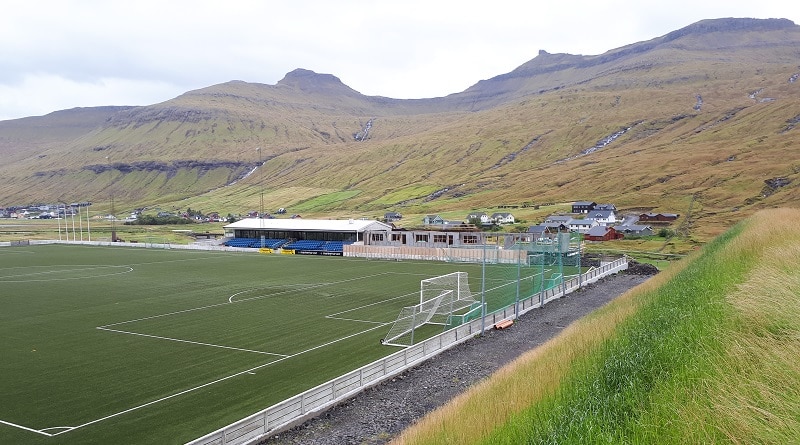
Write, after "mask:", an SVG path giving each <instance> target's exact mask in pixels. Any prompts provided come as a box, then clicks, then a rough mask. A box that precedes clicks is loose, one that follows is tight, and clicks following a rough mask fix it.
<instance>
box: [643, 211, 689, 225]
mask: <svg viewBox="0 0 800 445" xmlns="http://www.w3.org/2000/svg"><path fill="white" fill-rule="evenodd" d="M678 216H680V215H678V214H677V213H642V214H641V215H639V221H642V222H660V223H664V222H666V223H670V222H673V221H675V220H676V219H678Z"/></svg>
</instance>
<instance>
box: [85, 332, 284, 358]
mask: <svg viewBox="0 0 800 445" xmlns="http://www.w3.org/2000/svg"><path fill="white" fill-rule="evenodd" d="M97 329H100V330H101V331H109V332H117V333H119V334H128V335H138V336H140V337H148V338H156V339H159V340H169V341H176V342H180V343H189V344H192V345H200V346H211V347H212V348H222V349H232V350H234V351H243V352H254V353H256V354H265V355H274V356H277V357H287V355H286V354H276V353H274V352H264V351H255V350H253V349H244V348H235V347H233V346H223V345H215V344H213V343H203V342H199V341H192V340H182V339H180V338H171V337H162V336H159V335H150V334H142V333H140V332H131V331H121V330H119V329H109V328H104V327H102V326H100V327H98V328H97Z"/></svg>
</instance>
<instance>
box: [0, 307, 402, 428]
mask: <svg viewBox="0 0 800 445" xmlns="http://www.w3.org/2000/svg"><path fill="white" fill-rule="evenodd" d="M387 324H389V323H384V324H382V325H379V326H374V327H371V328H369V329H365V330H363V331H361V332H356V333H354V334H350V335H347V336H345V337H341V338H338V339H336V340H332V341H329V342H327V343H323V344H321V345H317V346H314V347H313V348H309V349H306V350H305V351H300V352H297V353H295V354H292V355H287V356H284V357H281V358H279V359H277V360H274V361H271V362H269V363H264V364H263V365H258V366H256V367H254V368H250V369H246V370H244V371H240V372H237V373H235V374H231V375H229V376H225V377H222V378H219V379H217V380H213V381H211V382H207V383H203V384H202V385H198V386H195V387H193V388H188V389H185V390H183V391H180V392H176V393H174V394H170V395H168V396H164V397H161V398H160V399H156V400H151V401H149V402H147V403H143V404H141V405H138V406H134V407H132V408H128V409H126V410H123V411H119V412H116V413H114V414H109V415H107V416H105V417H101V418H99V419H95V420H92V421H89V422H86V423H84V424H82V425H78V426H75V427H72V428H70V429H68V430H64V431H59V432H57V433H54V434H48V433H43V432H41V431H39V430H33V429H29V428H25V429H29V430H30V431H34V432H37V433H40V434H44V435H45V436H57V435H59V434H63V433H66V432H69V431H72V430H76V429H79V428H83V427H87V426H89V425H93V424H95V423H100V422H103V421H105V420H108V419H112V418H114V417H118V416H121V415H123V414H127V413H130V412H132V411H136V410H139V409H142V408H146V407H148V406H150V405H155V404H157V403H160V402H163V401H165V400H169V399H173V398H175V397H178V396H182V395H184V394H188V393H190V392H194V391H197V390H199V389H203V388H206V387H209V386H211V385H215V384H217V383H221V382H224V381H226V380H230V379H232V378H234V377H239V376H242V375H254V374H255V371H257V370H259V369H262V368H266V367H267V366H270V365H274V364H275V363H278V362H282V361H284V360H288V359H291V358H294V357H297V356H299V355H302V354H305V353H307V352H311V351H314V350H316V349H320V348H324V347H326V346H330V345H332V344H334V343H338V342H340V341H344V340H347V339H349V338H352V337H355V336H357V335H361V334H365V333H367V332H370V331H374V330H375V329H378V328H380V327H383V326H386V325H387ZM0 422H2V421H0ZM22 428H24V427H22ZM48 429H49V428H48Z"/></svg>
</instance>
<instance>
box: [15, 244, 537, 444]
mask: <svg viewBox="0 0 800 445" xmlns="http://www.w3.org/2000/svg"><path fill="white" fill-rule="evenodd" d="M495 267H497V266H495ZM530 269H531V271H529V272H528V271H523V272H524V273H527V274H530V276H529V279H528V280H527V281H525V280H523V282H522V283H523V284H522V285H523V287H524V286H528V287H529V288H530V289H528V290H526V289H524V288H523V290H522V292H523V293H527V294H528V295H530V292H531V289H533V288H534V287H536V286H537V284H535V279H534V278H532V277H533V275H535V273H536V271H535V270H533V269H534V268H530ZM502 270H503V272H502V273H496V274H495V275H494V276H495V277H496V278H495V281H490V280H487V282H486V283H487V284H489V285H490V286H494V287H491V288H490V289H489V290H487V291H486V292H487V294H486V295H487V296H488V295H490V292H491V290H492V289H494V288H506V289H505V290H506V291H508V290H509V288H510V287H512V285H511V284H510V281H508V280H507V278H509V277H512V274H513V279H514V280H515V279H516V273H517V271H518V268H517V266H516V265H514V266H503V267H502ZM454 271H465V272H468V274H469V282H470V288H471V289H472V291H473V292H475V293H478V292H480V291H481V286H482V283H481V273H482V272H483V273H484V274H485V275H486V271H485V270H483V271H482V270H481V266H480V265H475V264H453V263H437V262H413V261H382V260H362V259H350V258H343V257H336V258H330V257H316V256H292V255H258V254H243V253H224V252H206V251H187V250H167V249H143V248H121V247H90V246H64V245H51V246H30V247H9V248H2V249H0V289H2V290H0V337H2V338H3V342H2V344H0V357H2V360H0V373H1V374H0V375H2V376H3V377H2V379H1V380H0V394H2V400H1V401H0V443H15V444H16V443H20V444H87V443H118V444H124V443H136V444H144V443H152V444H166V443H185V442H187V441H190V440H192V439H195V438H197V437H199V436H202V435H203V434H205V433H208V432H210V431H213V430H215V429H217V428H220V427H222V426H225V425H227V424H229V423H231V422H234V421H236V420H239V419H240V418H242V417H245V416H247V415H249V414H252V413H253V412H256V411H258V410H260V409H263V408H265V407H267V406H269V405H272V404H274V403H277V402H279V401H281V400H283V399H286V398H288V397H291V396H293V395H295V394H297V393H299V392H302V391H304V390H306V389H308V388H311V387H314V386H316V385H318V384H320V383H322V382H325V381H328V380H330V379H332V378H334V377H336V376H338V375H341V374H344V373H345V372H347V371H350V370H352V369H355V368H358V367H360V366H362V365H364V364H367V363H369V362H372V361H374V360H376V359H378V358H380V357H383V356H386V355H389V354H391V353H393V352H395V351H397V348H395V347H390V346H385V345H381V344H380V340H381V339H382V338H383V336H384V335H385V334H386V333H387V330H388V329H389V326H390V325H391V323H392V322H393V321H394V320H395V319H396V318H397V315H398V313H399V311H400V309H401V308H402V307H404V306H409V305H413V304H416V303H419V298H420V297H419V295H420V294H419V289H420V280H422V279H426V278H431V277H434V276H438V275H444V274H447V273H450V272H454ZM487 276H488V275H487ZM525 283H527V284H525ZM484 287H485V285H484ZM513 287H516V283H514V285H513ZM505 295H506V298H507V295H508V292H506V293H505ZM525 296H527V295H525ZM487 301H488V299H487ZM504 303H508V301H505V302H504ZM498 304H500V303H498Z"/></svg>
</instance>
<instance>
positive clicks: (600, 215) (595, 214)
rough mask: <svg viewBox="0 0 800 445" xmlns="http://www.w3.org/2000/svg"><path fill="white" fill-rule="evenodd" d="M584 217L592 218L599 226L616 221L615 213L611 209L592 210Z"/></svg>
mask: <svg viewBox="0 0 800 445" xmlns="http://www.w3.org/2000/svg"><path fill="white" fill-rule="evenodd" d="M586 219H593V220H595V221H597V223H598V224H600V225H601V226H607V225H610V224H614V223H615V222H617V215H616V214H615V213H614V211H613V210H592V211H591V212H589V213H588V214H586Z"/></svg>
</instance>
